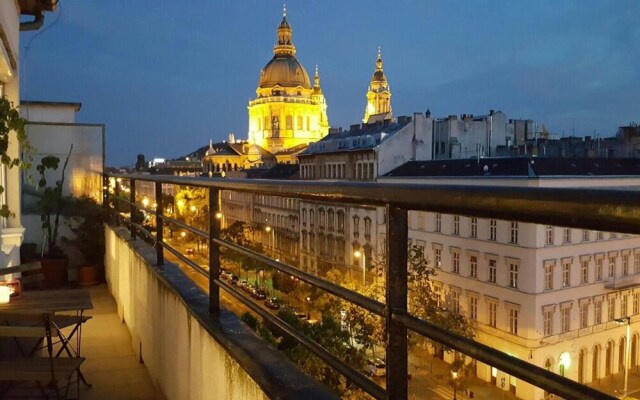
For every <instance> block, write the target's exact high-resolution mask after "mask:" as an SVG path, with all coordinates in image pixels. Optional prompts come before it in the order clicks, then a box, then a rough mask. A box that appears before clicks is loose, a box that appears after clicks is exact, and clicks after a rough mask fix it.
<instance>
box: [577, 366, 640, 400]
mask: <svg viewBox="0 0 640 400" xmlns="http://www.w3.org/2000/svg"><path fill="white" fill-rule="evenodd" d="M587 386H590V387H592V388H594V389H598V390H600V391H601V392H604V393H608V394H610V395H612V396H622V390H623V388H624V374H614V375H611V376H608V377H606V378H601V379H599V382H595V383H589V384H587ZM628 388H629V389H628V391H629V393H630V395H629V397H627V398H628V399H640V371H639V370H638V368H636V367H634V368H631V369H630V370H629V385H628Z"/></svg>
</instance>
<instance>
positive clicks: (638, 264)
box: [633, 253, 640, 274]
mask: <svg viewBox="0 0 640 400" xmlns="http://www.w3.org/2000/svg"><path fill="white" fill-rule="evenodd" d="M633 273H634V274H640V253H635V254H634V255H633Z"/></svg>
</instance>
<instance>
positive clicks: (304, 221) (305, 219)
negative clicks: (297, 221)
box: [302, 208, 307, 226]
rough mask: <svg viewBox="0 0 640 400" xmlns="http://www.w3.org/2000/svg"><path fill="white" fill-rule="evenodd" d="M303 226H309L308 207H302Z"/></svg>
mask: <svg viewBox="0 0 640 400" xmlns="http://www.w3.org/2000/svg"><path fill="white" fill-rule="evenodd" d="M302 226H307V209H306V208H303V209H302Z"/></svg>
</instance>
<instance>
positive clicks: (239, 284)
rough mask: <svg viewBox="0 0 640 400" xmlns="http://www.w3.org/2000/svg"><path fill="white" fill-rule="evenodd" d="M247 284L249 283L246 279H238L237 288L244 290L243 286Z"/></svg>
mask: <svg viewBox="0 0 640 400" xmlns="http://www.w3.org/2000/svg"><path fill="white" fill-rule="evenodd" d="M248 284H249V282H248V281H247V280H246V279H240V280H239V281H238V287H239V288H242V289H244V287H245V286H247V285H248Z"/></svg>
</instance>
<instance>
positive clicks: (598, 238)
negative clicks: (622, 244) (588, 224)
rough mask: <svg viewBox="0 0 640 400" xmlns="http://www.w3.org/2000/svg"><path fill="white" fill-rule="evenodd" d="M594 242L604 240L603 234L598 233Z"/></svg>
mask: <svg viewBox="0 0 640 400" xmlns="http://www.w3.org/2000/svg"><path fill="white" fill-rule="evenodd" d="M596 240H604V232H600V231H598V233H597V234H596Z"/></svg>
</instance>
